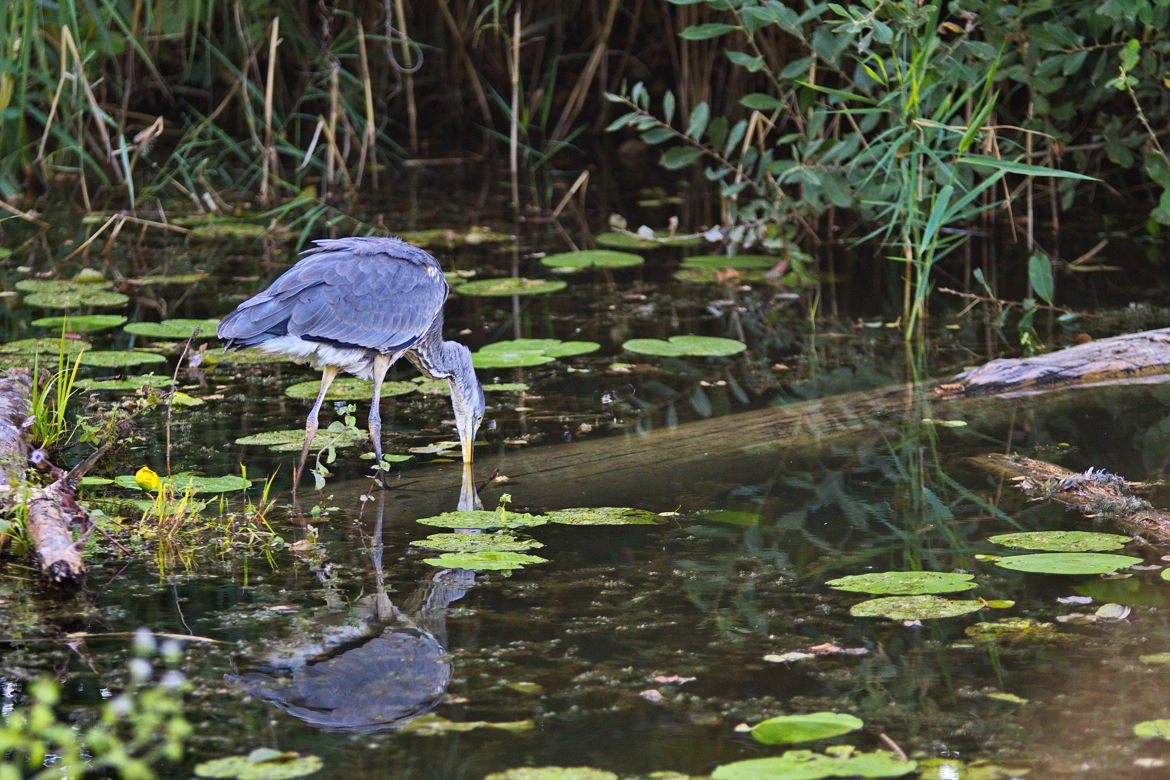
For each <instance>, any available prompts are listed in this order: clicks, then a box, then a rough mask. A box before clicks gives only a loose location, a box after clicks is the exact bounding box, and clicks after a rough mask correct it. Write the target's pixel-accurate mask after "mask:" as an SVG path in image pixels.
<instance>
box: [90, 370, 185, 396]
mask: <svg viewBox="0 0 1170 780" xmlns="http://www.w3.org/2000/svg"><path fill="white" fill-rule="evenodd" d="M170 384H171V378H170V377H169V376H160V375H159V374H139V375H137V376H128V377H125V378H124V379H88V378H86V379H78V380H77V381H76V382H75V383H74V387H77V388H79V389H81V390H113V391H119V392H125V391H127V390H137V389H139V388H141V387H146V386H148V385H149V386H150V387H156V388H160V387H168V386H169V385H170Z"/></svg>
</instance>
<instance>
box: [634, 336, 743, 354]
mask: <svg viewBox="0 0 1170 780" xmlns="http://www.w3.org/2000/svg"><path fill="white" fill-rule="evenodd" d="M622 349H625V350H627V351H629V352H636V353H638V354H640V355H658V356H660V357H724V356H727V355H735V354H737V353H740V352H743V351H744V350H745V349H747V345H746V344H744V343H743V342H742V341H736V340H735V339H724V338H718V337H715V336H671V337H670V340H669V341H663V340H662V339H630V340H629V341H627V342H625V343H624V344H622Z"/></svg>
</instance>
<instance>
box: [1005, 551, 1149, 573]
mask: <svg viewBox="0 0 1170 780" xmlns="http://www.w3.org/2000/svg"><path fill="white" fill-rule="evenodd" d="M1141 562H1142V559H1141V558H1135V557H1133V556H1132V555H1113V554H1110V553H1088V552H1084V553H1034V554H1031V555H1010V556H1008V557H1006V558H998V559H996V561H995V565H996V566H1001V567H1003V568H1005V569H1011V570H1012V571H1023V572H1029V573H1032V574H1111V573H1113V572H1115V571H1117V570H1118V569H1128V568H1129V567H1130V566H1133V565H1135V564H1138V563H1141Z"/></svg>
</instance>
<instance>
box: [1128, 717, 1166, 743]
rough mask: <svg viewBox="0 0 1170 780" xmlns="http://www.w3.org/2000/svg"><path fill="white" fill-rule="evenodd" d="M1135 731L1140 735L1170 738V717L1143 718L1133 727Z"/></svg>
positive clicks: (1135, 733)
mask: <svg viewBox="0 0 1170 780" xmlns="http://www.w3.org/2000/svg"><path fill="white" fill-rule="evenodd" d="M1133 733H1134V735H1135V736H1138V737H1147V738H1148V737H1161V738H1162V739H1170V719H1168V718H1158V719H1157V720H1143V721H1142V722H1141V723H1139V724H1137V725H1136V726H1134V727H1133Z"/></svg>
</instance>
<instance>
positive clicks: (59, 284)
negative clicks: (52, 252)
mask: <svg viewBox="0 0 1170 780" xmlns="http://www.w3.org/2000/svg"><path fill="white" fill-rule="evenodd" d="M12 286H13V287H15V288H16V289H18V290H20V291H21V292H26V293H66V292H81V293H91V292H95V291H97V290H105V289H109V288H110V287H111V285H110V283H109V282H107V281H106V280H105V278H104V277H99V278H97V279H94V280H93V281H84V280H82V281H78V280H76V279H20V280H19V281H17V282H16V284H14V285H12Z"/></svg>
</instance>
